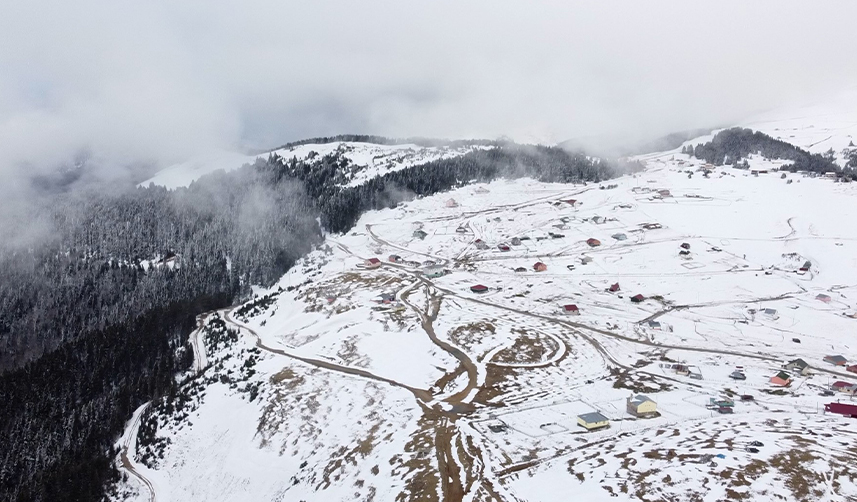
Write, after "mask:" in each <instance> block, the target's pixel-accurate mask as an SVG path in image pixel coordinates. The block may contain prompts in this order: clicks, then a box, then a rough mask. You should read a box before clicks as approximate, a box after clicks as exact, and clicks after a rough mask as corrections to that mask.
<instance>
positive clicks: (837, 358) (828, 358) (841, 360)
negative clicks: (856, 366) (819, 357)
mask: <svg viewBox="0 0 857 502" xmlns="http://www.w3.org/2000/svg"><path fill="white" fill-rule="evenodd" d="M824 360H825V361H831V362H837V363H845V361H847V359H845V358H844V357H843V356H840V355H838V354H837V355H835V356H824Z"/></svg>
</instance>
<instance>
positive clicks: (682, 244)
mask: <svg viewBox="0 0 857 502" xmlns="http://www.w3.org/2000/svg"><path fill="white" fill-rule="evenodd" d="M680 247H681V248H682V249H690V244H688V243H687V242H682V243H681V246H680Z"/></svg>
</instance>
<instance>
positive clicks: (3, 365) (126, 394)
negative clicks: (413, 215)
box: [0, 137, 638, 502]
mask: <svg viewBox="0 0 857 502" xmlns="http://www.w3.org/2000/svg"><path fill="white" fill-rule="evenodd" d="M329 139H331V140H333V138H329ZM339 140H342V137H340V138H339ZM379 141H380V140H379ZM389 141H393V140H389ZM486 144H487V143H486ZM348 164H349V161H348V159H347V158H345V157H343V156H342V155H339V154H336V153H334V154H332V155H328V156H325V157H315V158H313V159H311V160H308V161H298V160H296V159H284V158H280V157H276V156H269V158H268V159H266V160H263V159H259V160H257V162H256V163H255V164H254V165H248V166H244V167H243V168H241V169H239V170H236V171H232V172H229V173H223V172H219V173H215V174H212V175H208V176H206V177H204V178H202V179H200V180H198V181H196V182H194V183H192V184H191V185H190V186H189V187H187V188H179V189H176V190H166V189H164V188H162V187H157V186H149V187H133V186H130V187H124V188H123V187H115V186H112V185H111V186H107V185H95V186H91V185H90V186H88V187H86V188H81V189H77V188H75V187H74V185H73V184H71V185H69V184H63V183H60V184H58V185H57V186H60V187H62V189H59V190H52V191H51V192H50V193H48V194H44V195H43V196H41V197H37V198H35V199H34V200H32V201H31V202H30V203H31V206H30V207H28V208H27V211H26V214H27V217H26V218H25V219H21V220H20V221H19V222H18V226H17V227H16V228H13V232H11V233H10V235H9V238H8V239H6V240H5V241H4V242H3V243H0V400H2V402H3V403H4V406H3V407H2V408H0V500H3V501H7V500H8V501H11V500H20V501H31V500H32V501H51V502H53V501H64V500H69V501H71V500H76V501H78V500H81V501H85V500H101V499H102V498H103V496H104V487H105V485H106V483H107V482H108V481H111V480H114V479H116V476H117V475H118V473H117V471H116V469H115V467H114V465H113V459H114V458H115V454H116V452H115V451H112V450H111V447H112V445H113V444H114V442H115V441H116V439H117V438H118V436H119V435H120V434H121V432H122V428H123V425H124V423H125V421H127V420H128V419H129V418H130V416H131V413H132V411H133V410H134V409H135V408H136V407H138V406H139V405H141V404H143V403H145V402H146V401H148V400H150V399H153V398H156V397H157V396H160V395H165V394H167V393H169V392H171V391H172V390H174V389H173V388H172V387H173V386H174V385H175V379H174V378H173V376H174V375H175V373H176V372H179V371H182V370H185V369H187V368H188V367H189V366H190V364H191V359H192V353H191V351H190V348H189V345H188V334H189V333H190V332H191V331H192V329H193V326H194V320H195V316H196V315H198V314H200V313H202V312H205V311H208V310H212V309H216V308H220V307H224V306H227V305H230V304H234V303H235V302H236V301H239V300H240V299H241V298H245V297H246V295H247V294H248V292H249V288H250V286H251V285H262V286H268V285H271V284H273V283H274V282H275V281H276V280H277V279H278V278H279V277H280V276H281V275H282V274H283V273H284V272H285V271H286V270H288V269H289V268H290V267H291V266H292V265H293V264H294V263H295V261H296V260H297V259H299V258H300V257H301V256H303V255H305V254H306V253H307V252H309V251H310V250H311V249H312V248H313V247H314V246H315V245H317V244H318V243H320V242H321V240H322V230H325V231H329V232H334V233H341V232H346V231H348V230H349V229H350V228H351V227H352V226H353V225H354V224H355V223H356V221H357V220H358V219H359V217H360V215H361V214H362V213H363V212H364V211H366V210H370V209H378V208H382V207H389V206H394V205H395V204H397V203H398V202H401V201H403V200H406V199H408V198H412V197H415V196H418V195H429V194H433V193H436V192H439V191H443V190H447V189H449V188H452V187H456V186H460V185H463V184H467V183H470V182H472V181H474V180H476V181H489V180H493V179H497V178H500V177H506V178H516V177H523V176H530V177H533V178H536V179H539V180H542V181H558V182H571V181H575V182H585V181H600V180H602V179H606V178H608V177H610V176H613V175H615V174H616V172H617V171H616V168H615V166H611V165H610V164H608V163H607V162H603V161H600V160H597V159H590V158H587V157H586V156H584V155H583V154H575V153H569V152H566V151H564V150H561V149H555V148H544V147H523V146H518V145H513V144H497V145H495V146H494V148H490V149H486V150H475V151H473V152H470V153H468V154H466V155H464V156H461V157H457V158H452V159H445V160H439V161H435V162H430V163H427V164H423V165H418V166H413V167H409V168H406V169H403V170H401V171H397V172H392V173H387V174H385V175H383V176H380V177H378V178H376V179H373V180H371V181H369V182H368V183H366V184H364V185H361V186H358V187H348V188H345V187H343V185H342V184H341V183H340V181H341V180H342V179H343V177H342V173H343V171H344V170H345V169H348V167H349V166H348ZM633 167H638V166H633ZM34 229H38V230H39V231H38V232H36V231H34Z"/></svg>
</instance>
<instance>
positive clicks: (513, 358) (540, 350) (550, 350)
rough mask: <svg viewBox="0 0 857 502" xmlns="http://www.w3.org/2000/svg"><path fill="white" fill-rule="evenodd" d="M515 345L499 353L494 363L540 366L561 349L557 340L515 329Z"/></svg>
mask: <svg viewBox="0 0 857 502" xmlns="http://www.w3.org/2000/svg"><path fill="white" fill-rule="evenodd" d="M512 333H516V334H517V335H518V337H517V338H515V343H513V344H512V345H511V346H509V347H506V348H505V349H503V350H501V351H500V352H498V353H497V354H496V355H495V356H494V358H493V359H492V361H489V362H497V363H504V364H538V363H540V362H542V361H544V360H546V359H548V358H549V357H550V356H551V355H553V354H555V353H556V351H557V350H559V349H560V347H559V345H558V344H557V343H556V340H554V339H553V338H551V337H549V336H545V335H543V334H541V333H538V332H536V331H532V330H527V329H522V328H515V329H513V330H512Z"/></svg>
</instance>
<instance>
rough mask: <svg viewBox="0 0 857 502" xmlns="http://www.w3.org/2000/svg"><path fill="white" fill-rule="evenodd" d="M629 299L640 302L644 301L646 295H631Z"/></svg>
mask: <svg viewBox="0 0 857 502" xmlns="http://www.w3.org/2000/svg"><path fill="white" fill-rule="evenodd" d="M631 301H632V302H634V303H642V302H644V301H646V297H645V296H643V295H634V296H632V297H631Z"/></svg>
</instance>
